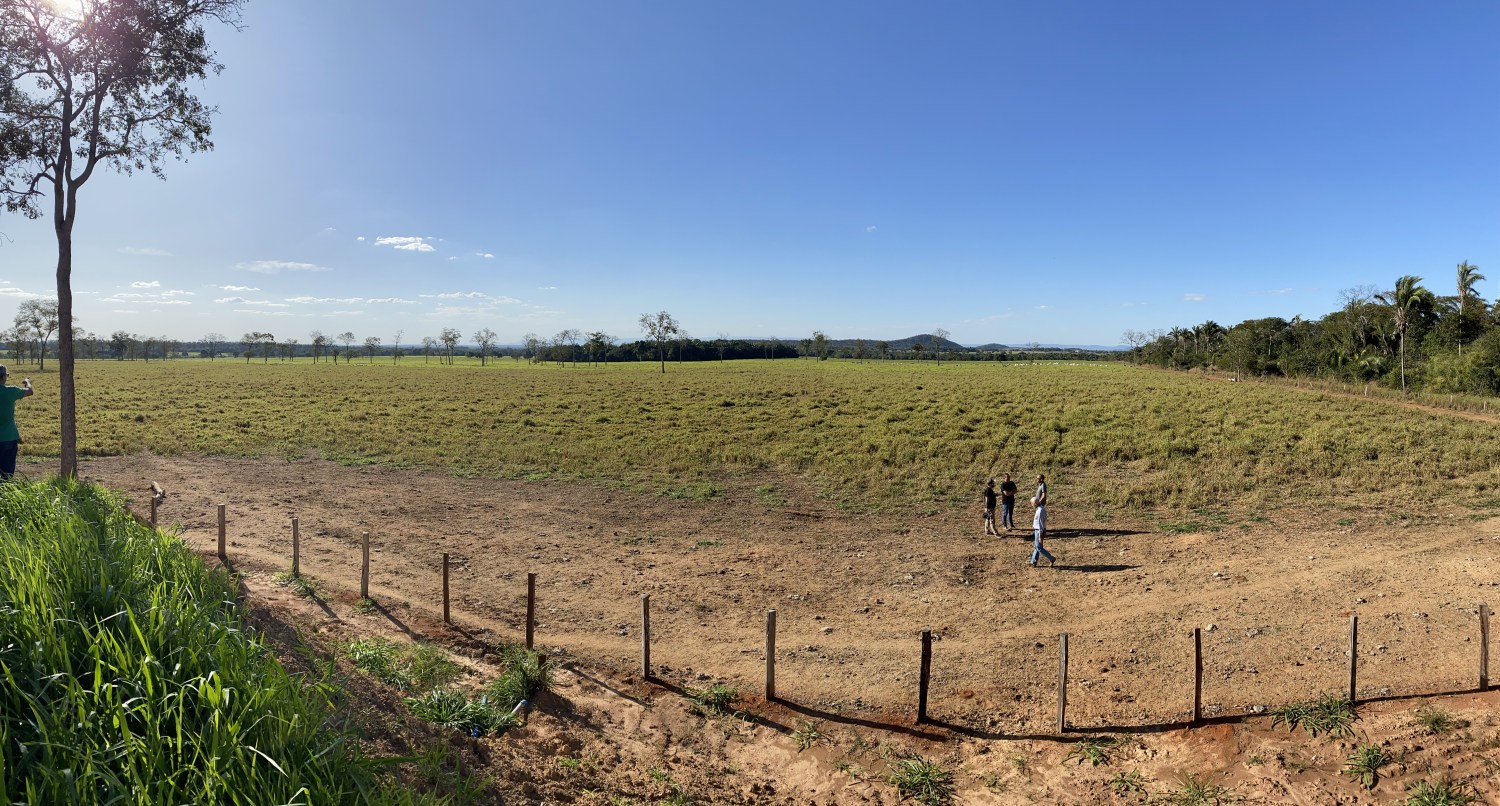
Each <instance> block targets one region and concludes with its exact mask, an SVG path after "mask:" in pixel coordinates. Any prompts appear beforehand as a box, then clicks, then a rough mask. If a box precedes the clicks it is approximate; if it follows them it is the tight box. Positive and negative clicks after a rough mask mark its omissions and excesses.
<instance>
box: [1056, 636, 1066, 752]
mask: <svg viewBox="0 0 1500 806" xmlns="http://www.w3.org/2000/svg"><path fill="white" fill-rule="evenodd" d="M1057 639H1058V645H1057V646H1058V656H1057V732H1058V733H1060V734H1061V733H1067V731H1068V634H1067V633H1061V634H1059V635H1058V636H1057Z"/></svg>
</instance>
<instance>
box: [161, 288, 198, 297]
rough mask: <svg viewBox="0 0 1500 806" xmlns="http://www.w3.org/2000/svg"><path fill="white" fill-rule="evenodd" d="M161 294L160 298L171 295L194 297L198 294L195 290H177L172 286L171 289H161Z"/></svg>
mask: <svg viewBox="0 0 1500 806" xmlns="http://www.w3.org/2000/svg"><path fill="white" fill-rule="evenodd" d="M161 296H162V299H171V298H172V297H196V296H198V294H197V292H195V291H179V290H178V289H175V288H174V289H172V290H171V291H163V292H162V295H161Z"/></svg>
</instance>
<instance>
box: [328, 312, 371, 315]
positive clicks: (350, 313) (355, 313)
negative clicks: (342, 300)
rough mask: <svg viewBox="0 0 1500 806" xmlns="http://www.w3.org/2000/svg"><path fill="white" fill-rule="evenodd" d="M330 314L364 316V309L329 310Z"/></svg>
mask: <svg viewBox="0 0 1500 806" xmlns="http://www.w3.org/2000/svg"><path fill="white" fill-rule="evenodd" d="M327 315H328V316H364V315H365V312H364V311H329V312H328V314H327Z"/></svg>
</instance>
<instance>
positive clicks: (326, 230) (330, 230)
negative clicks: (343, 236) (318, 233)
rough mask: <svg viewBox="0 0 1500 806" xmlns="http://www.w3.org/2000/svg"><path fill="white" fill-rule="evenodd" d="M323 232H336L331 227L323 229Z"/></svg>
mask: <svg viewBox="0 0 1500 806" xmlns="http://www.w3.org/2000/svg"><path fill="white" fill-rule="evenodd" d="M323 231H324V232H338V230H337V229H335V228H333V227H324V228H323Z"/></svg>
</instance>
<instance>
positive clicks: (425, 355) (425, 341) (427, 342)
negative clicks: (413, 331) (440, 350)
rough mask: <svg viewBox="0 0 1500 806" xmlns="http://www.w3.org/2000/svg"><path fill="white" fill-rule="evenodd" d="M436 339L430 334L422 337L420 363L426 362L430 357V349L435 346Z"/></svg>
mask: <svg viewBox="0 0 1500 806" xmlns="http://www.w3.org/2000/svg"><path fill="white" fill-rule="evenodd" d="M437 343H438V340H437V339H435V338H433V337H431V336H423V337H422V363H423V364H425V363H427V361H428V359H430V358H432V351H433V350H434V349H436V348H437Z"/></svg>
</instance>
